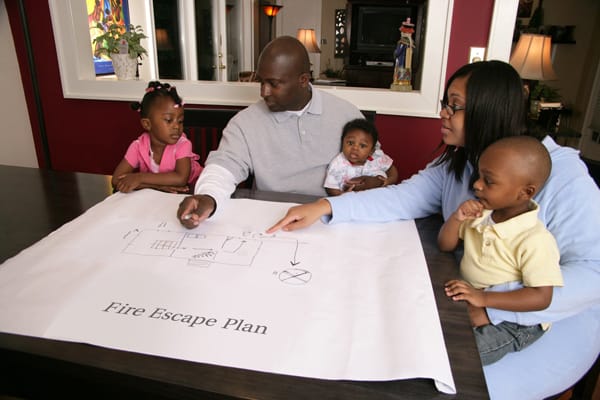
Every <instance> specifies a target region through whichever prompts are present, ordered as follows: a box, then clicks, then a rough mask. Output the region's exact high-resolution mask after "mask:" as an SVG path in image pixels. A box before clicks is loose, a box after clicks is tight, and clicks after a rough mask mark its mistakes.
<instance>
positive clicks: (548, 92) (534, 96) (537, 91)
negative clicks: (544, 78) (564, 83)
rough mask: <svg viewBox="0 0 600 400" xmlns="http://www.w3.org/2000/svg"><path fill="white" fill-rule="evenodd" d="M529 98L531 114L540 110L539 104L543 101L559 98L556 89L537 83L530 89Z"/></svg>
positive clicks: (553, 100)
mask: <svg viewBox="0 0 600 400" xmlns="http://www.w3.org/2000/svg"><path fill="white" fill-rule="evenodd" d="M529 99H530V110H529V112H530V113H531V114H532V115H535V116H537V115H538V113H539V112H540V104H541V103H544V102H550V103H552V102H559V101H560V100H561V96H560V92H559V91H558V89H556V88H553V87H550V86H548V85H545V84H543V83H538V84H537V85H535V86H534V87H533V89H532V90H531V95H530V96H529Z"/></svg>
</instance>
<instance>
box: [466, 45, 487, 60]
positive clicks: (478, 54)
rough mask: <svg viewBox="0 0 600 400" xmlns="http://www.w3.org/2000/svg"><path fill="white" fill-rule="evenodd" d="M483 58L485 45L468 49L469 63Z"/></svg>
mask: <svg viewBox="0 0 600 400" xmlns="http://www.w3.org/2000/svg"><path fill="white" fill-rule="evenodd" d="M483 60H485V47H471V48H470V50H469V63H473V62H477V61H483Z"/></svg>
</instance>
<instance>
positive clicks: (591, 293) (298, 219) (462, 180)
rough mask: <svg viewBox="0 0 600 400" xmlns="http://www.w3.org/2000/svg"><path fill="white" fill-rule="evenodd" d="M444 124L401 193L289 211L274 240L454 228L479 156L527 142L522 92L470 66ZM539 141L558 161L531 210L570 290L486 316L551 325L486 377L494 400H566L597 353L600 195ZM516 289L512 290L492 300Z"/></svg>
mask: <svg viewBox="0 0 600 400" xmlns="http://www.w3.org/2000/svg"><path fill="white" fill-rule="evenodd" d="M440 117H441V126H442V127H441V134H442V143H441V146H442V148H443V151H442V154H441V155H440V156H439V157H438V158H436V159H435V160H434V161H432V162H431V163H430V164H429V165H427V167H426V168H425V169H423V170H421V171H419V172H418V173H417V174H415V175H413V176H412V177H411V178H409V179H407V180H405V181H403V182H401V183H399V184H397V185H390V186H387V187H384V188H379V189H373V190H368V191H363V192H351V193H347V194H344V195H342V196H337V197H329V198H326V199H320V200H318V201H316V202H314V203H310V204H306V205H302V206H295V207H292V208H290V209H289V210H288V212H287V214H286V215H285V216H284V217H283V218H282V219H281V220H280V221H279V222H277V223H276V224H275V225H273V226H272V227H271V228H269V229H268V232H270V233H272V232H274V231H276V230H278V229H283V230H286V231H292V230H295V229H300V228H303V227H307V226H309V225H311V224H313V223H314V222H315V221H316V220H318V219H319V218H321V219H322V220H323V221H324V222H326V223H328V224H333V223H338V222H350V221H361V222H385V221H392V220H405V219H414V218H422V217H427V216H429V215H432V214H438V213H441V214H442V215H443V217H444V220H446V219H448V218H449V217H450V215H451V214H452V212H453V211H454V210H455V209H456V208H457V207H458V206H459V205H460V204H461V203H462V202H464V201H465V200H468V199H473V198H474V197H475V196H474V193H473V188H472V185H473V182H475V181H476V180H477V177H478V171H477V164H478V161H479V157H480V156H481V154H482V152H483V150H484V149H485V148H486V147H487V146H488V145H490V144H491V143H493V142H494V141H496V140H498V139H500V138H502V137H506V136H514V135H523V134H528V132H527V127H526V118H527V116H526V97H525V93H524V90H523V83H522V81H521V79H520V77H519V75H518V73H517V72H516V71H515V70H514V68H512V67H511V66H510V64H507V63H505V62H501V61H482V62H477V63H472V64H467V65H465V66H463V67H461V68H460V69H458V70H457V71H456V72H455V73H454V74H453V75H452V76H451V77H450V79H449V80H448V82H447V85H446V91H445V94H444V98H443V99H442V108H441V111H440ZM531 134H532V133H531ZM540 140H541V141H542V143H543V144H544V146H546V148H547V149H548V151H549V153H550V156H551V158H552V172H551V175H550V178H549V179H548V181H547V182H546V184H545V186H544V187H543V188H542V190H541V191H540V192H539V193H538V194H537V195H536V196H535V198H534V200H535V201H536V202H537V203H538V204H539V206H540V212H539V214H538V216H539V218H540V219H541V220H542V222H543V223H544V224H545V225H546V227H547V228H548V230H549V231H550V232H551V233H552V234H553V235H554V237H555V239H556V241H557V244H558V247H559V250H560V256H561V258H560V264H561V272H562V274H563V278H564V287H561V288H557V289H556V290H555V291H554V296H553V299H552V303H551V305H550V306H549V307H548V308H547V309H545V310H543V311H536V312H510V311H501V310H497V309H492V308H487V309H485V310H484V313H483V314H484V316H486V317H487V319H488V321H489V322H490V323H498V322H500V321H509V322H514V323H518V324H522V325H536V324H539V323H541V322H544V321H545V322H551V323H552V328H551V329H550V331H549V332H547V333H546V334H545V335H544V336H543V337H542V338H541V339H540V340H539V341H537V342H536V343H534V344H533V345H531V346H529V347H527V348H525V349H524V350H522V351H519V352H515V353H511V354H509V355H507V356H506V357H504V358H502V359H501V360H500V361H498V362H496V363H493V364H490V365H487V366H485V367H484V373H485V377H486V382H487V385H488V390H489V392H490V396H491V398H492V399H542V398H545V397H548V396H552V395H554V394H557V393H560V392H562V391H564V390H566V389H568V388H569V387H571V386H573V385H574V384H575V383H576V382H577V381H578V380H579V379H580V378H581V377H582V376H583V375H584V374H585V373H586V372H587V370H588V369H589V368H590V367H591V366H592V364H593V363H594V361H595V360H596V358H597V357H598V354H599V352H600V335H599V334H598V332H600V290H598V288H600V246H598V243H600V229H598V227H600V191H599V190H598V187H597V186H596V184H595V183H594V181H593V180H592V178H591V177H590V176H589V174H588V172H587V168H586V166H585V164H584V163H583V162H582V161H581V159H580V158H579V154H578V152H577V151H575V150H574V149H571V148H568V147H561V146H559V145H557V144H556V143H555V142H554V140H553V139H552V138H551V137H549V136H546V137H543V138H540ZM514 289H516V287H515V286H513V285H510V284H509V285H499V286H496V287H493V288H492V289H491V290H498V291H506V290H514Z"/></svg>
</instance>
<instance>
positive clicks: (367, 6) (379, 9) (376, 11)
mask: <svg viewBox="0 0 600 400" xmlns="http://www.w3.org/2000/svg"><path fill="white" fill-rule="evenodd" d="M426 5H427V1H426V0H404V1H402V2H398V1H397V0H348V3H347V4H346V38H347V43H348V48H347V52H346V54H345V59H344V79H345V80H346V85H347V86H355V87H372V88H388V89H389V87H390V85H391V84H392V81H393V75H394V61H395V58H394V57H395V56H394V51H395V49H396V46H397V42H398V39H399V38H400V31H399V28H400V26H401V25H402V22H403V21H405V20H407V19H408V18H410V20H411V21H412V23H413V24H414V26H415V32H414V35H413V39H414V45H415V47H414V48H413V57H412V76H413V78H412V85H413V88H415V89H416V90H418V88H419V87H420V71H419V65H420V59H421V50H420V47H421V43H422V38H423V37H424V32H425V21H424V14H425V9H426Z"/></svg>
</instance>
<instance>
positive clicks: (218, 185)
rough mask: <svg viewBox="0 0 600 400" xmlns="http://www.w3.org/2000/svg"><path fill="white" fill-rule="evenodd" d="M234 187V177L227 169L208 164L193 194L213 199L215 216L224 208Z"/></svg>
mask: <svg viewBox="0 0 600 400" xmlns="http://www.w3.org/2000/svg"><path fill="white" fill-rule="evenodd" d="M235 187H236V183H235V177H234V176H233V174H232V173H231V172H229V170H228V169H227V168H224V167H221V166H220V165H217V164H209V165H207V166H206V167H204V169H203V170H202V173H200V177H199V178H198V182H196V188H195V189H194V194H207V195H209V196H211V197H212V198H213V199H215V202H216V203H217V209H216V211H215V214H217V213H219V210H221V209H222V208H223V207H224V206H225V203H226V202H227V201H228V200H229V198H230V197H231V194H232V193H233V192H234V191H235ZM213 216H214V215H213Z"/></svg>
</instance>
